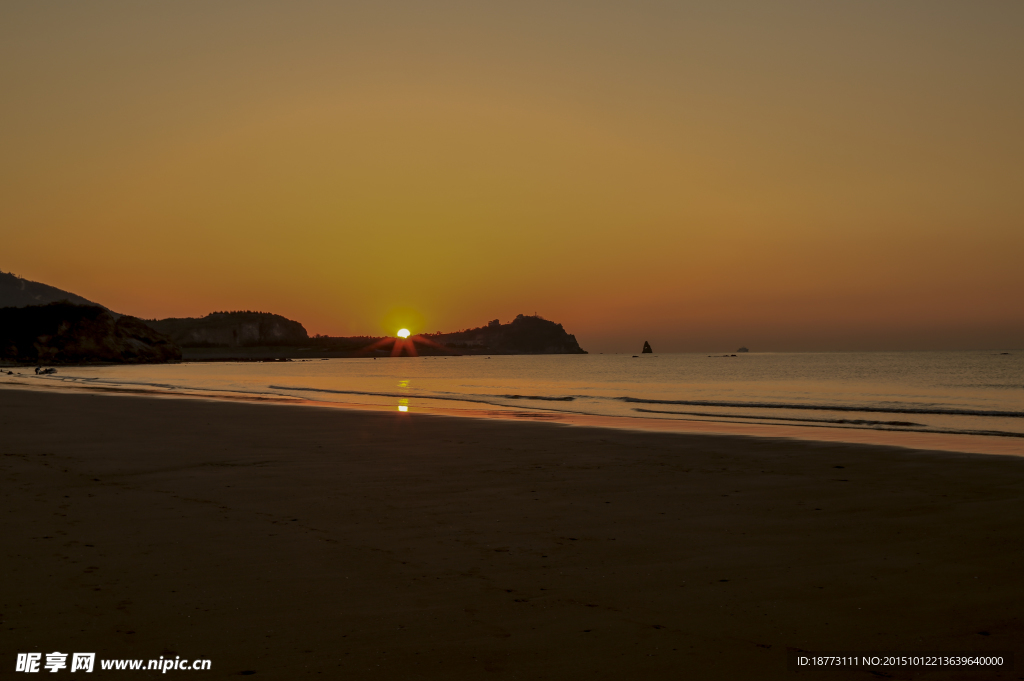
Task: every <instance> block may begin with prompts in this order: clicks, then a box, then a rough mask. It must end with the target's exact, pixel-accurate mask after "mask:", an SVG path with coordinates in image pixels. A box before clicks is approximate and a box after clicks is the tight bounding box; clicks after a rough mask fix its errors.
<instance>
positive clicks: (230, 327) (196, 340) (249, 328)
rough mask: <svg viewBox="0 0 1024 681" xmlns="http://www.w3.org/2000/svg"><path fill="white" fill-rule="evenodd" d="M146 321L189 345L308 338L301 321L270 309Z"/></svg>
mask: <svg viewBox="0 0 1024 681" xmlns="http://www.w3.org/2000/svg"><path fill="white" fill-rule="evenodd" d="M146 324H148V325H149V326H150V327H152V328H153V329H155V330H156V331H158V332H160V333H162V334H164V335H166V336H167V337H168V338H170V339H171V340H172V341H174V342H175V343H177V344H178V345H180V346H182V347H186V348H217V347H225V348H241V347H255V346H264V345H305V344H306V343H308V342H309V335H308V334H307V333H306V329H305V328H304V327H303V326H302V324H300V323H299V322H294V321H292V320H290V319H287V318H285V317H282V316H281V315H277V314H270V313H268V312H214V313H212V314H208V315H206V316H205V317H199V318H194V317H186V318H172V319H159V320H152V321H147V322H146Z"/></svg>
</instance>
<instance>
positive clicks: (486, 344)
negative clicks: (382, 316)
mask: <svg viewBox="0 0 1024 681" xmlns="http://www.w3.org/2000/svg"><path fill="white" fill-rule="evenodd" d="M425 337H426V338H429V339H430V340H432V341H434V342H435V343H438V344H440V345H442V346H444V347H447V348H450V349H452V350H456V351H458V350H466V351H474V352H488V353H493V354H496V355H501V354H507V355H567V354H568V355H585V354H587V351H586V350H584V349H582V348H581V347H580V345H579V343H577V342H576V336H574V335H572V334H570V333H566V331H565V329H564V328H562V325H561V324H556V323H555V322H552V321H548V320H547V319H544V318H543V317H539V316H527V315H519V316H517V317H516V318H515V319H514V320H512V321H511V322H509V323H508V324H502V323H501V322H500V321H499V320H497V319H495V320H494V321H492V322H490V323H489V324H488V325H487V326H481V327H479V328H476V329H467V330H465V331H459V332H456V333H443V334H432V335H428V336H425Z"/></svg>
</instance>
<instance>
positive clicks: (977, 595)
mask: <svg viewBox="0 0 1024 681" xmlns="http://www.w3.org/2000/svg"><path fill="white" fill-rule="evenodd" d="M0 454H2V457H0V465H2V472H0V473H2V476H3V490H4V494H3V505H2V511H0V512H2V514H3V515H2V517H3V524H2V525H3V536H4V559H3V566H2V571H3V578H2V580H0V612H2V629H0V630H2V639H0V640H3V642H4V645H3V649H4V651H3V652H4V659H3V661H2V664H3V665H4V667H5V668H6V669H7V671H11V670H13V665H14V657H15V654H16V653H18V652H32V651H36V652H44V653H46V652H51V651H54V650H59V651H63V652H70V651H94V652H96V653H97V656H98V657H100V658H145V659H151V658H155V657H158V656H159V655H164V656H170V657H174V656H175V655H180V656H182V657H184V658H209V659H211V660H212V663H213V669H212V671H210V672H204V673H202V674H197V675H196V678H199V677H202V678H226V677H234V676H236V675H238V674H239V673H240V672H245V671H254V672H256V675H254V676H255V678H257V679H261V678H270V679H294V678H306V677H319V678H335V679H342V678H345V679H479V678H507V679H513V678H515V679H632V678H636V679H640V678H645V679H664V678H701V679H719V678H720V679H782V678H794V677H795V678H851V679H853V678H864V679H866V678H876V677H875V676H873V675H871V674H870V673H868V672H865V671H847V672H836V673H815V672H801V673H798V674H795V675H794V674H793V673H791V672H790V671H789V670H788V668H787V662H786V651H787V650H788V649H803V650H810V651H826V650H829V651H835V650H846V651H870V650H876V651H978V652H981V651H1014V652H1015V653H1017V657H1018V658H1019V659H1018V668H1019V667H1020V664H1021V663H1024V658H1021V656H1020V653H1021V651H1022V648H1024V646H1022V645H1021V641H1022V640H1024V636H1022V635H1024V624H1022V621H1021V617H1022V614H1021V613H1022V612H1024V587H1022V576H1021V575H1022V571H1024V531H1022V530H1024V459H1021V458H1017V457H1007V456H1004V457H999V456H984V455H967V454H953V453H939V452H924V451H914V450H906V449H897V448H885V447H870V446H862V445H847V444H839V443H816V442H799V441H788V440H777V439H768V438H760V439H758V438H740V437H724V436H702V435H680V434H669V433H650V432H648V433H640V432H627V431H617V430H612V429H597V428H580V427H570V426H565V425H557V424H545V423H515V422H496V421H488V420H484V419H466V418H453V417H440V416H418V415H414V414H398V413H394V414H388V413H370V412H357V411H350V410H344V409H329V408H315V407H299V406H294V407H293V406H283V405H258V404H235V403H224V402H213V401H200V400H185V399H160V398H145V397H126V396H112V395H98V394H58V393H43V392H30V391H24V390H14V389H7V388H5V389H0ZM8 665H10V666H9V667H8ZM171 673H181V672H171ZM129 675H131V676H142V677H147V676H148V675H147V674H146V673H144V672H143V673H139V672H135V673H131V674H129ZM98 676H100V677H101V678H106V677H105V676H103V675H102V674H100V675H98ZM109 676H120V674H118V673H110V674H109ZM1022 676H1024V672H1020V671H1017V672H1012V673H1011V672H1003V673H1001V674H1000V673H994V674H993V673H979V672H969V671H957V670H946V671H937V672H933V673H929V674H927V675H926V676H924V677H922V676H921V675H920V674H915V673H906V674H900V673H894V674H893V678H929V679H932V678H934V679H942V678H951V679H952V678H963V679H973V678H1020V677H1022Z"/></svg>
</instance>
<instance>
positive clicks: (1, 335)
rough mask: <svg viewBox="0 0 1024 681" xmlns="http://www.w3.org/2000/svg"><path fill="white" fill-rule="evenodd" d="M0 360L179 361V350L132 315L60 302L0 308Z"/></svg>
mask: <svg viewBox="0 0 1024 681" xmlns="http://www.w3.org/2000/svg"><path fill="white" fill-rule="evenodd" d="M0 359H3V360H6V361H11V362H18V363H22V364H37V363H38V364H79V363H92V362H116V363H126V364H141V363H154V362H167V361H169V360H175V359H181V350H180V348H178V347H177V346H175V345H174V344H173V343H171V342H170V341H169V340H168V339H167V338H166V337H165V336H163V335H161V334H159V333H157V332H156V331H154V330H153V329H151V328H149V327H148V326H146V325H145V324H143V323H142V322H141V321H140V320H138V319H136V318H135V317H128V316H115V315H114V314H113V313H111V312H110V311H109V310H106V309H104V308H102V307H99V306H98V305H75V304H73V303H67V302H61V303H50V304H49V305H33V306H28V307H22V308H14V307H7V308H0Z"/></svg>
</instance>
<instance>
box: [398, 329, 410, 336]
mask: <svg viewBox="0 0 1024 681" xmlns="http://www.w3.org/2000/svg"><path fill="white" fill-rule="evenodd" d="M398 337H399V338H408V337H409V329H399V330H398Z"/></svg>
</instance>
